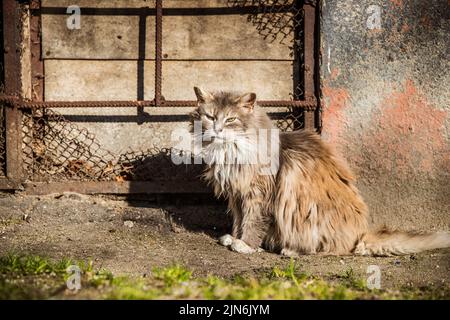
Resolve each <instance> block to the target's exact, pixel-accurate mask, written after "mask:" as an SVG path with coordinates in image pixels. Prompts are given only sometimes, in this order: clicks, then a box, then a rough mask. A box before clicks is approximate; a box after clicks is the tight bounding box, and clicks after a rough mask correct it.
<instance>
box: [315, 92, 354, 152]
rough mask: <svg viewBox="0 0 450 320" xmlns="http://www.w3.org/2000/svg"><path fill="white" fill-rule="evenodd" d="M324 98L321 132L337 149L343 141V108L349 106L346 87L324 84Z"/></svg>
mask: <svg viewBox="0 0 450 320" xmlns="http://www.w3.org/2000/svg"><path fill="white" fill-rule="evenodd" d="M322 92H323V95H324V98H325V108H324V110H323V131H322V132H323V134H324V136H325V137H326V138H327V140H328V141H329V142H330V143H331V144H332V145H334V146H335V147H336V148H337V149H338V150H339V149H341V148H340V145H341V144H342V143H341V142H342V141H343V133H344V124H345V123H346V121H347V120H346V116H345V113H344V112H345V109H347V108H348V107H349V106H350V95H349V93H348V91H347V89H344V88H333V87H330V86H324V87H323V89H322Z"/></svg>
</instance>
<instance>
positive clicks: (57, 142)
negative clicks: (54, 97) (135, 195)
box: [22, 108, 201, 182]
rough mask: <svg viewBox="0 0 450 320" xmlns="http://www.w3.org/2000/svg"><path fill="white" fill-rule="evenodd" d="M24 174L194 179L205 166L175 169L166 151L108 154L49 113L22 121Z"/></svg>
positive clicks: (34, 114) (31, 178)
mask: <svg viewBox="0 0 450 320" xmlns="http://www.w3.org/2000/svg"><path fill="white" fill-rule="evenodd" d="M22 128H23V145H22V146H23V155H24V171H25V173H26V178H27V180H29V181H35V182H42V181H67V180H71V181H73V180H75V181H167V180H177V181H180V182H181V181H182V180H190V181H192V180H194V179H196V178H198V175H199V174H200V173H201V167H200V166H187V165H175V164H174V163H173V162H172V160H171V154H172V153H173V152H178V153H181V152H182V151H179V150H175V149H166V148H160V149H159V148H152V149H148V150H138V151H132V150H130V151H128V152H126V153H122V154H119V155H115V154H113V153H112V152H110V151H108V150H106V149H104V148H103V147H102V146H101V144H100V143H99V142H98V140H97V139H96V138H95V136H94V135H92V134H91V133H89V131H87V130H86V129H84V128H79V127H78V126H77V125H76V124H74V123H72V122H70V121H67V120H66V119H65V118H64V117H63V116H62V115H60V114H58V113H57V112H55V111H53V110H50V109H44V108H41V109H35V110H33V111H32V112H27V113H26V114H24V117H23V126H22Z"/></svg>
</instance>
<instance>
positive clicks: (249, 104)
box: [237, 92, 256, 111]
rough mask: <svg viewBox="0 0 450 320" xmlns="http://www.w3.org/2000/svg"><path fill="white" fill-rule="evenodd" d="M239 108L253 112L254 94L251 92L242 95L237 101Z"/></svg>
mask: <svg viewBox="0 0 450 320" xmlns="http://www.w3.org/2000/svg"><path fill="white" fill-rule="evenodd" d="M237 102H238V104H239V106H241V107H244V108H247V109H248V110H249V111H253V108H254V107H255V102H256V94H255V93H253V92H249V93H246V94H243V95H242V96H240V97H239V98H238V99H237Z"/></svg>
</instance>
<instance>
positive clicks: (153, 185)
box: [24, 181, 211, 195]
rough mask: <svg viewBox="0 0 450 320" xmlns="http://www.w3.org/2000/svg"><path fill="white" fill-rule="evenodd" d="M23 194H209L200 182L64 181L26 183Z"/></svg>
mask: <svg viewBox="0 0 450 320" xmlns="http://www.w3.org/2000/svg"><path fill="white" fill-rule="evenodd" d="M24 188H25V192H26V193H27V194H33V195H44V194H50V193H61V192H77V193H83V194H161V193H166V194H167V193H186V190H189V193H210V192H211V190H210V189H209V188H208V187H207V186H205V185H204V184H202V183H201V182H200V181H183V182H182V183H181V182H180V181H124V182H116V181H65V182H27V183H24Z"/></svg>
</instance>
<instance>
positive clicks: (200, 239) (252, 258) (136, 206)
mask: <svg viewBox="0 0 450 320" xmlns="http://www.w3.org/2000/svg"><path fill="white" fill-rule="evenodd" d="M169 202H170V201H169ZM192 202H193V201H189V202H188V203H184V202H183V201H172V203H171V204H170V203H167V202H166V204H161V202H160V203H159V204H157V202H155V201H153V202H151V201H127V200H124V199H120V198H111V197H98V196H97V197H93V196H84V195H79V194H73V193H64V194H54V195H48V196H39V197H37V196H25V195H20V194H18V195H17V194H16V195H13V194H0V255H5V254H8V253H11V252H15V253H25V254H33V255H42V256H45V257H50V258H55V259H59V258H71V259H76V260H78V259H92V260H93V261H94V264H95V266H96V267H103V268H107V269H109V270H111V271H112V272H113V273H114V274H128V275H144V274H147V273H149V272H150V270H152V268H153V267H164V266H170V265H173V264H175V263H181V264H183V265H185V266H186V267H188V268H189V269H191V270H192V271H193V272H194V275H196V276H205V275H208V274H214V275H217V276H221V277H225V278H227V277H232V276H235V275H236V274H239V275H243V276H248V275H258V274H261V273H263V272H267V271H268V270H271V269H272V268H273V267H274V266H284V265H286V264H287V263H289V260H287V259H285V258H283V257H281V256H279V255H277V254H273V253H267V252H261V253H256V254H253V255H241V254H237V253H234V252H231V251H229V250H228V249H227V248H224V247H222V246H220V245H219V244H217V237H218V236H220V235H221V234H223V233H225V232H226V231H227V229H228V227H229V219H228V217H227V216H226V214H225V211H226V208H225V207H224V206H223V205H221V204H218V203H211V202H210V203H209V204H204V205H193V204H192ZM297 263H298V265H299V267H300V268H301V270H302V271H303V272H305V273H308V274H310V275H314V276H320V277H323V278H325V279H329V280H333V279H337V278H339V277H342V276H343V275H345V274H346V272H348V271H349V270H350V269H352V270H353V274H354V275H355V276H356V277H358V278H361V279H366V278H367V276H368V275H367V274H366V271H367V268H368V266H369V265H377V266H379V267H380V270H381V286H382V288H383V289H394V290H396V289H402V288H405V287H418V288H422V287H427V288H430V287H431V288H432V289H437V290H441V289H442V290H446V291H448V290H449V289H450V249H445V250H437V251H430V252H425V253H421V254H415V255H408V256H403V257H389V258H373V257H369V258H368V257H353V256H346V257H326V256H302V257H300V258H299V259H298V261H297Z"/></svg>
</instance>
